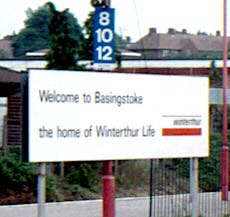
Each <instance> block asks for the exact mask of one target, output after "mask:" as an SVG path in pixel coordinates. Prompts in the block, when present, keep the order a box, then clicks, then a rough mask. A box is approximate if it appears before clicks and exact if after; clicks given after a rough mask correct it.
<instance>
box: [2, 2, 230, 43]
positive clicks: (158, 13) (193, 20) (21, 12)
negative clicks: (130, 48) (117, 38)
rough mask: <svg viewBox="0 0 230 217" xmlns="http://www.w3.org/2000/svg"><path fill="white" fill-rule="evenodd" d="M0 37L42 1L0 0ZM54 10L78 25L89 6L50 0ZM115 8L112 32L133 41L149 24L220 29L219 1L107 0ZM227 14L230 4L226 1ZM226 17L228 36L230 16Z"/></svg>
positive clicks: (160, 27)
mask: <svg viewBox="0 0 230 217" xmlns="http://www.w3.org/2000/svg"><path fill="white" fill-rule="evenodd" d="M0 2H2V4H1V6H0V38H2V37H3V36H4V35H7V34H12V33H13V32H14V31H15V32H16V33H17V32H18V31H19V30H20V29H22V28H23V27H24V20H25V19H26V13H25V11H26V10H27V9H28V8H31V9H33V10H36V9H37V8H38V7H39V6H41V5H43V4H45V3H46V2H47V1H46V0H0ZM52 2H53V3H54V4H55V5H56V8H57V9H58V10H63V9H65V8H69V9H70V11H71V12H72V13H73V14H74V15H75V17H76V18H77V19H78V21H79V23H80V24H81V25H82V23H83V22H84V20H85V19H86V18H87V15H88V13H89V12H90V11H92V10H93V8H92V7H91V5H90V0H53V1H52ZM111 2H112V7H114V8H115V9H116V24H115V25H116V32H117V33H119V34H120V35H122V36H123V37H125V36H131V38H132V39H133V40H134V41H135V40H137V39H138V38H140V37H141V36H143V35H145V34H147V32H148V29H149V28H150V27H155V28H157V31H158V32H161V33H164V32H167V30H168V28H175V29H177V30H181V29H187V31H188V32H191V33H197V32H198V31H202V32H207V33H212V34H215V32H216V30H221V31H222V30H223V24H222V23H223V21H222V20H223V0H111ZM228 11H229V14H230V4H228ZM229 16H230V15H229ZM229 16H228V35H230V18H229Z"/></svg>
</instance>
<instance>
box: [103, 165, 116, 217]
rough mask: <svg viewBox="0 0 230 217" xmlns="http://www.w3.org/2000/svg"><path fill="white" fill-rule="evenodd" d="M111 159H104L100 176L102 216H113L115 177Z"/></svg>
mask: <svg viewBox="0 0 230 217" xmlns="http://www.w3.org/2000/svg"><path fill="white" fill-rule="evenodd" d="M112 167H113V163H112V161H104V163H103V177H102V187H103V189H102V197H103V217H115V178H114V176H113V175H112Z"/></svg>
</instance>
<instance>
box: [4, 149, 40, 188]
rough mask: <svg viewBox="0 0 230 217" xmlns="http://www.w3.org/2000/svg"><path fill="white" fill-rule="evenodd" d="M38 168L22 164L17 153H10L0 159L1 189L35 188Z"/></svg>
mask: <svg viewBox="0 0 230 217" xmlns="http://www.w3.org/2000/svg"><path fill="white" fill-rule="evenodd" d="M35 173H36V167H35V166H34V165H32V164H28V163H22V162H21V160H20V158H19V154H18V153H17V152H8V153H7V154H2V155H1V157H0V180H1V182H0V188H1V191H2V190H4V189H5V190H7V188H17V187H19V186H21V185H28V186H34V185H35V183H36V174H35Z"/></svg>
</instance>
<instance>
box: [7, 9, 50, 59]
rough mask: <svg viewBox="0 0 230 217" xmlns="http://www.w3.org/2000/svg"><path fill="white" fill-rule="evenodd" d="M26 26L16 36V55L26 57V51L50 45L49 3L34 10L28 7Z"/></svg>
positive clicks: (14, 41) (14, 45) (14, 43)
mask: <svg viewBox="0 0 230 217" xmlns="http://www.w3.org/2000/svg"><path fill="white" fill-rule="evenodd" d="M26 14H27V19H26V21H25V27H24V28H23V29H22V30H21V31H20V32H19V33H18V34H16V35H15V36H14V39H13V44H12V46H13V52H14V56H15V57H24V56H25V54H26V52H30V51H36V50H40V49H45V48H47V46H48V23H49V20H50V17H51V13H50V11H49V8H48V6H47V5H43V6H41V7H39V8H38V9H37V10H35V11H32V10H31V9H28V10H27V12H26Z"/></svg>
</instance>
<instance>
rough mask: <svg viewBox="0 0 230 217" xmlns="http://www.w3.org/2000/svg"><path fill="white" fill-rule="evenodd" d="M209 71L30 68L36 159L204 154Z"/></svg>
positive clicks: (32, 144) (33, 159)
mask: <svg viewBox="0 0 230 217" xmlns="http://www.w3.org/2000/svg"><path fill="white" fill-rule="evenodd" d="M208 101H209V82H208V78H206V77H186V76H162V75H143V74H122V73H99V72H76V71H52V70H31V71H30V72H29V161H31V162H52V161H75V160H77V161H83V160H84V161H85V160H115V159H143V158H181V157H183V158H184V157H204V156H208V154H209V125H208V119H209V109H208V108H209V106H208V105H209V102H208Z"/></svg>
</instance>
